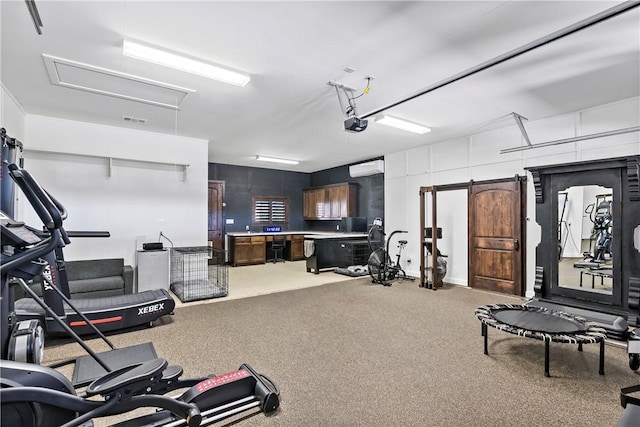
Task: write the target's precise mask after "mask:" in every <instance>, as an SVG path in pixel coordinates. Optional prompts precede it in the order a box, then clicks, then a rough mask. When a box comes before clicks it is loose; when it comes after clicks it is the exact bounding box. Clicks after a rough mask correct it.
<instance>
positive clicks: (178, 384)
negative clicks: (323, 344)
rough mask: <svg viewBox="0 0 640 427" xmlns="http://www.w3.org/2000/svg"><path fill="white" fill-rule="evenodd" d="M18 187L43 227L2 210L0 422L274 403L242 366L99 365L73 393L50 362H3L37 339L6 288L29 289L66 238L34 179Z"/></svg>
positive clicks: (190, 417) (86, 419)
mask: <svg viewBox="0 0 640 427" xmlns="http://www.w3.org/2000/svg"><path fill="white" fill-rule="evenodd" d="M15 170H16V171H19V172H20V173H23V174H28V173H27V172H26V171H24V170H19V169H15ZM20 186H21V189H22V190H23V192H24V193H25V196H26V197H27V199H28V200H29V202H30V203H31V204H32V206H33V208H34V210H35V211H36V213H37V214H38V216H39V218H40V219H41V221H42V223H43V224H44V226H45V228H46V229H47V231H48V233H46V235H45V236H44V237H43V236H39V235H37V234H35V233H34V232H33V231H31V229H30V228H28V227H26V226H25V225H24V223H20V222H17V221H15V220H13V219H12V218H10V217H9V216H8V215H6V214H4V213H2V214H1V215H0V225H1V230H2V242H3V247H2V253H1V261H2V263H1V265H0V337H1V348H0V356H1V357H0V359H1V360H0V386H1V388H0V405H1V407H0V417H1V419H0V424H1V425H6V426H43V427H48V426H52V427H53V426H63V427H72V426H83V427H88V426H92V425H93V423H92V421H91V420H92V419H94V418H98V417H106V416H111V415H117V414H122V413H126V412H129V411H131V410H133V409H138V408H143V407H149V408H160V409H161V410H160V411H159V412H155V413H152V414H150V415H144V416H140V417H137V418H133V419H130V420H128V421H126V422H124V423H121V424H118V425H119V426H141V425H149V426H167V427H168V426H189V427H195V426H198V425H201V423H202V424H210V423H212V422H215V421H218V420H222V419H225V418H228V417H230V416H233V415H236V414H239V413H242V412H245V411H248V410H250V409H253V408H259V410H260V411H261V412H263V413H265V414H271V413H273V412H275V411H276V410H277V409H278V407H279V402H280V400H279V394H280V392H279V389H278V387H277V385H276V384H275V383H274V382H273V381H271V380H270V379H269V378H268V377H266V376H265V375H263V374H258V373H257V372H256V371H254V370H253V369H252V368H251V367H250V366H248V365H246V364H243V365H241V366H240V368H239V369H238V370H236V371H233V372H230V373H227V374H223V375H218V376H207V377H202V378H195V379H181V378H180V377H181V375H182V368H181V367H179V366H177V365H169V364H168V363H167V361H166V360H164V359H162V358H153V359H151V360H147V361H141V362H137V363H134V364H131V365H127V366H123V367H120V368H117V369H110V368H109V366H105V368H106V369H107V372H108V373H107V374H106V375H104V376H102V377H100V378H98V379H96V380H95V381H93V382H92V383H91V384H89V386H88V387H87V389H86V391H85V392H84V393H82V394H77V393H76V391H75V389H74V387H73V385H72V384H71V382H70V381H69V380H68V379H67V378H66V377H64V376H63V375H62V374H60V373H59V372H58V371H55V370H54V369H52V368H50V367H44V366H39V365H38V364H34V363H28V362H25V361H15V360H8V358H9V354H10V351H9V349H10V347H11V343H12V338H15V337H21V336H27V338H28V339H27V340H26V341H25V342H26V343H27V345H28V344H29V343H30V342H31V343H33V342H34V341H36V346H37V345H40V346H42V344H43V343H42V334H41V332H40V333H38V332H37V330H38V328H37V327H36V328H30V327H29V325H25V323H28V324H32V323H36V324H37V323H38V321H37V320H33V319H32V320H29V321H22V322H18V320H17V319H16V316H15V312H14V306H13V304H14V298H13V288H12V286H16V285H17V286H20V287H21V288H22V289H23V290H24V291H25V292H27V289H29V287H28V286H27V283H26V281H28V280H31V279H32V278H33V277H35V276H37V275H40V274H42V272H43V270H44V269H45V268H47V267H48V264H47V262H46V261H45V260H44V258H43V257H44V256H46V255H47V254H50V253H52V252H54V251H55V250H56V249H57V248H60V247H62V246H64V244H65V243H66V242H65V240H66V239H65V231H64V228H63V226H62V222H63V215H62V214H61V211H60V209H59V208H58V205H57V204H56V203H54V202H53V201H52V200H51V198H50V197H49V195H48V193H47V192H46V191H44V190H43V189H42V188H41V187H40V186H39V185H38V184H37V183H36V182H35V180H32V179H27V180H24V181H22V182H21V185H20ZM67 243H68V242H67ZM32 292H33V291H32ZM34 296H35V297H34ZM32 297H34V298H35V300H36V301H37V302H38V303H39V304H41V306H42V307H43V309H44V310H45V311H47V314H48V315H50V316H51V317H52V318H53V319H54V321H56V322H58V323H59V324H60V327H61V328H63V329H64V330H65V331H67V332H68V333H69V335H70V336H71V337H72V338H73V339H74V340H76V341H77V342H78V343H80V344H81V345H83V347H84V348H85V349H87V347H86V344H85V343H84V342H83V341H82V340H81V339H80V337H79V336H78V335H77V334H76V333H75V331H73V330H72V329H71V327H69V326H68V325H66V323H65V322H64V321H62V319H60V317H59V316H57V315H56V313H55V312H54V311H53V310H52V309H51V308H50V307H48V306H47V305H46V303H45V301H44V300H43V299H42V298H40V297H38V296H37V295H35V293H34V294H33V295H32ZM34 331H35V332H34ZM38 335H39V336H38ZM25 352H26V351H21V352H19V353H25ZM90 354H93V353H90ZM96 360H97V361H98V360H99V358H96ZM182 389H186V391H185V392H184V393H182V394H181V395H180V396H179V397H177V398H173V397H168V396H166V394H167V393H168V392H171V391H175V390H182Z"/></svg>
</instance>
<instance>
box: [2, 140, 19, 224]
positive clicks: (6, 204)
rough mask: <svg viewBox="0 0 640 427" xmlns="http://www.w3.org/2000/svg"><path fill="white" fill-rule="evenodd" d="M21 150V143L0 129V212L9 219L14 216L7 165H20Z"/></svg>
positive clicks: (11, 183)
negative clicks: (17, 162)
mask: <svg viewBox="0 0 640 427" xmlns="http://www.w3.org/2000/svg"><path fill="white" fill-rule="evenodd" d="M22 149H23V147H22V142H20V141H18V140H17V139H16V138H12V137H10V136H9V135H7V130H6V129H5V128H1V129H0V163H2V173H1V174H0V210H1V211H2V212H4V213H6V214H7V215H9V216H11V217H13V216H14V204H15V187H14V185H13V181H12V180H11V178H9V165H10V164H13V163H16V160H18V161H19V162H20V164H22V160H23V159H22V157H21V155H22Z"/></svg>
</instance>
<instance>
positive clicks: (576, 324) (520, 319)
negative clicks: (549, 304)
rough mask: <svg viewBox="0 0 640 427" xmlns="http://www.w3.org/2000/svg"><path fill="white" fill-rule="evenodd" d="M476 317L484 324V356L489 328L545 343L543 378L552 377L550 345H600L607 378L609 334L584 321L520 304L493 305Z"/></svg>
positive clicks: (482, 309)
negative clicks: (552, 343)
mask: <svg viewBox="0 0 640 427" xmlns="http://www.w3.org/2000/svg"><path fill="white" fill-rule="evenodd" d="M475 314H476V317H478V319H480V321H481V322H482V336H483V337H484V354H489V351H488V342H487V335H488V333H487V325H488V326H491V327H494V328H496V329H500V330H501V331H504V332H508V333H510V334H515V335H519V336H521V337H525V338H534V339H538V340H542V341H544V375H545V376H546V377H548V376H549V343H550V342H551V341H553V342H560V343H569V344H578V350H579V351H582V344H595V343H600V365H599V371H598V372H599V373H600V375H604V340H605V338H606V337H607V334H606V331H605V330H604V329H602V328H599V327H596V326H595V324H594V323H592V322H587V321H586V320H585V319H583V318H582V317H578V316H574V315H572V314H568V313H563V312H560V311H554V310H549V309H547V308H544V307H535V306H529V305H519V304H490V305H484V306H481V307H478V308H477V309H476V312H475Z"/></svg>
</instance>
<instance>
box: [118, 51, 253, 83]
mask: <svg viewBox="0 0 640 427" xmlns="http://www.w3.org/2000/svg"><path fill="white" fill-rule="evenodd" d="M122 54H123V55H124V56H128V57H130V58H136V59H140V60H142V61H147V62H151V63H153V64H157V65H162V66H164V67H169V68H173V69H175V70H180V71H186V72H187V73H191V74H196V75H198V76H202V77H207V78H210V79H213V80H218V81H221V82H224V83H229V84H232V85H235V86H240V87H245V86H246V85H247V83H249V80H251V78H250V77H249V76H248V75H247V74H243V73H239V72H236V71H232V70H229V69H227V68H224V67H221V66H219V65H215V64H212V63H210V62H206V61H203V60H201V59H196V58H193V57H188V56H185V55H182V54H178V53H174V52H170V51H168V50H165V49H158V48H156V47H152V46H149V45H146V44H142V43H138V42H135V41H132V40H124V42H123V43H122Z"/></svg>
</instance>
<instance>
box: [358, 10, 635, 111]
mask: <svg viewBox="0 0 640 427" xmlns="http://www.w3.org/2000/svg"><path fill="white" fill-rule="evenodd" d="M638 6H640V1H625V2H623V3H621V4H619V5H617V6H614V7H612V8H609V9H607V10H604V11H602V12H600V13H597V14H595V15H593V16H591V17H589V18H586V19H583V20H582V21H578V22H576V23H575V24H572V25H569V26H568V27H565V28H563V29H560V30H558V31H555V32H553V33H551V34H549V35H547V36H544V37H541V38H539V39H537V40H534V41H532V42H530V43H527V44H525V45H523V46H520V47H518V48H516V49H513V50H510V51H509V52H507V53H504V54H502V55H500V56H496V57H495V58H493V59H490V60H488V61H485V62H483V63H481V64H480V65H476V66H475V67H472V68H469V69H467V70H465V71H462V72H460V73H458V74H455V75H453V76H451V77H449V78H447V79H444V80H441V81H439V82H438V83H435V84H433V85H431V86H428V87H426V88H424V89H422V90H421V91H420V92H418V93H415V94H413V95H410V96H409V97H407V98H404V99H402V100H400V101H396V102H394V103H392V104H389V105H386V106H384V107H382V108H378V109H377V110H373V111H371V112H369V113H367V114H365V115H364V116H362V117H360V118H361V119H366V118H367V117H371V116H375V115H376V114H379V113H382V112H383V111H386V110H388V109H390V108H393V107H396V106H398V105H400V104H403V103H405V102H407V101H411V100H412V99H415V98H417V97H419V96H422V95H425V94H427V93H429V92H433V91H434V90H436V89H439V88H441V87H444V86H447V85H449V84H451V83H454V82H456V81H458V80H461V79H464V78H465V77H469V76H471V75H473V74H476V73H479V72H480V71H484V70H486V69H488V68H491V67H493V66H495V65H498V64H501V63H503V62H505V61H508V60H510V59H513V58H515V57H517V56H520V55H522V54H523V53H527V52H529V51H532V50H534V49H536V48H539V47H540V46H544V45H545V44H548V43H551V42H554V41H556V40H559V39H561V38H562V37H565V36H568V35H570V34H573V33H575V32H578V31H580V30H583V29H585V28H587V27H590V26H592V25H595V24H598V23H600V22H602V21H605V20H607V19H610V18H613V17H614V16H617V15H620V14H622V13H625V12H627V11H629V10H631V9H633V8H635V7H638Z"/></svg>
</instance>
